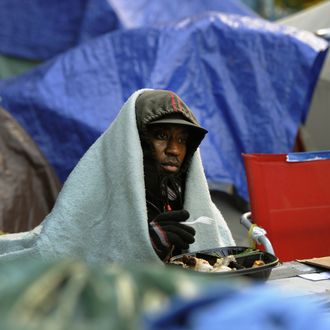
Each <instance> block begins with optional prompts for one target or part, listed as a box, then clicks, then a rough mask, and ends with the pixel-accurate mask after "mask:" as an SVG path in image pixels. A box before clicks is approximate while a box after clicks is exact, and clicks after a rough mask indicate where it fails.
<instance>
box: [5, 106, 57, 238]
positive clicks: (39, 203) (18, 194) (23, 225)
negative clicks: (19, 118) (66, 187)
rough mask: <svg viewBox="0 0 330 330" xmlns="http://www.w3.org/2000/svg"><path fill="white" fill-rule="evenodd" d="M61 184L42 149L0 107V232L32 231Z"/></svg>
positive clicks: (52, 200) (49, 207) (52, 201)
mask: <svg viewBox="0 0 330 330" xmlns="http://www.w3.org/2000/svg"><path fill="white" fill-rule="evenodd" d="M59 189H60V182H59V180H58V178H57V177H56V175H55V173H54V171H53V170H52V169H51V168H50V166H49V164H48V162H47V160H46V159H45V158H44V156H43V155H42V154H41V153H40V151H39V148H38V147H37V146H36V144H35V143H34V142H33V141H32V140H31V138H30V137H29V136H28V135H27V134H26V132H25V131H24V130H23V129H22V128H21V127H20V125H19V124H18V123H17V122H16V121H15V120H14V119H13V118H12V117H11V116H10V115H9V114H8V113H7V112H6V111H5V110H3V109H1V108H0V201H1V202H0V230H1V231H2V232H5V233H16V232H22V231H27V230H30V229H33V228H34V227H35V226H37V225H38V224H39V223H40V222H41V221H42V220H43V219H44V217H45V216H46V215H47V214H48V213H49V212H50V210H51V208H52V207H53V205H54V202H55V199H56V197H57V194H58V192H59Z"/></svg>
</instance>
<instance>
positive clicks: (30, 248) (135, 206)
mask: <svg viewBox="0 0 330 330" xmlns="http://www.w3.org/2000/svg"><path fill="white" fill-rule="evenodd" d="M206 133H207V131H206V130H205V129H204V128H202V127H200V125H199V124H198V122H197V120H196V118H195V117H194V115H193V113H192V112H191V110H190V109H189V108H188V106H187V105H186V104H185V103H184V102H183V101H182V100H181V99H180V98H179V97H178V96H177V95H176V94H174V93H173V92H171V91H165V90H147V89H142V90H138V91H136V92H135V93H134V94H132V95H131V96H130V98H129V99H128V100H127V101H126V103H125V104H124V105H123V107H122V109H121V111H120V112H119V114H118V116H117V117H116V119H115V120H114V121H113V122H112V124H111V125H110V127H109V128H108V129H107V130H106V131H105V132H104V133H103V134H102V135H101V136H100V137H99V138H98V139H97V140H96V142H95V143H94V144H93V145H92V146H91V147H90V148H89V149H88V151H87V152H86V153H85V155H84V156H83V157H82V159H81V160H80V161H79V162H78V164H77V166H76V167H75V168H74V169H73V171H72V172H71V174H70V175H69V177H68V179H67V181H66V182H65V184H64V186H63V188H62V190H61V192H60V194H59V196H58V198H57V201H56V203H55V206H54V208H53V210H52V211H51V213H50V214H49V215H48V216H47V217H46V218H45V220H44V221H43V222H42V224H41V225H39V226H38V227H36V228H35V229H34V230H32V231H30V232H26V233H19V234H12V235H4V236H3V237H1V238H0V260H1V259H2V260H5V259H12V258H15V257H17V256H22V255H25V256H30V257H42V258H43V259H46V260H47V259H52V258H60V257H67V256H70V257H76V258H81V259H83V260H86V261H87V262H89V263H99V262H119V263H127V262H129V263H133V262H136V263H140V262H149V263H151V262H153V263H162V262H163V261H166V260H167V259H168V258H169V257H170V256H172V255H176V254H180V253H182V252H186V251H197V250H201V249H208V248H215V247H221V246H229V245H235V243H234V240H233V238H232V235H231V233H230V230H229V228H228V226H227V224H226V222H225V221H224V219H223V217H222V215H221V213H220V211H219V210H218V209H217V207H216V206H215V205H214V203H213V202H212V200H211V197H210V193H209V190H208V186H207V182H206V178H205V174H204V170H203V166H202V162H201V158H200V154H199V150H198V146H199V144H200V143H201V141H202V139H203V138H204V136H205V134H206ZM200 217H207V218H210V219H211V220H210V223H209V224H205V223H198V222H195V223H194V224H191V225H185V224H184V222H185V221H189V222H193V221H194V220H196V219H198V218H200Z"/></svg>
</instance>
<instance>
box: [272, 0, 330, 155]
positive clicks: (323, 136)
mask: <svg viewBox="0 0 330 330" xmlns="http://www.w3.org/2000/svg"><path fill="white" fill-rule="evenodd" d="M276 23H278V24H285V25H288V26H293V27H295V28H298V29H301V30H306V31H310V32H313V33H315V32H316V31H317V30H319V29H325V28H330V1H326V2H323V3H320V4H319V5H316V6H313V7H311V8H308V9H306V10H303V11H301V12H298V13H297V14H294V15H291V16H287V17H285V18H283V19H280V20H278V21H276ZM329 90H330V54H329V52H328V54H327V57H326V59H325V61H324V64H323V67H322V70H321V73H320V77H319V80H318V82H317V85H316V88H315V91H314V94H313V98H312V102H311V106H310V110H309V114H308V117H307V120H306V122H305V123H304V125H303V126H302V130H301V132H302V137H303V143H304V145H305V147H306V149H307V150H322V149H324V150H326V149H330V142H329V141H330V133H329V127H328V126H329V122H330V111H329V109H330V106H329V105H330V93H329Z"/></svg>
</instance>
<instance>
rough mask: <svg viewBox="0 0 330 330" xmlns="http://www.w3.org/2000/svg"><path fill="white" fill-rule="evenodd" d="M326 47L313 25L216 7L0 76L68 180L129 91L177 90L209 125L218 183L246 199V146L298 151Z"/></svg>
mask: <svg viewBox="0 0 330 330" xmlns="http://www.w3.org/2000/svg"><path fill="white" fill-rule="evenodd" d="M326 49H327V43H326V42H325V41H323V40H321V39H319V38H316V37H314V36H313V35H312V34H309V33H306V32H299V31H296V30H294V29H292V28H287V27H281V26H277V25H274V24H272V23H268V22H266V21H264V20H262V19H259V18H251V17H247V16H239V15H226V14H220V13H214V12H213V13H208V14H201V15H199V16H196V17H191V18H186V19H183V20H182V21H180V22H178V23H176V24H168V25H165V26H155V27H141V28H137V29H127V30H117V31H116V32H112V33H108V34H106V35H104V36H102V37H99V38H97V39H94V40H92V41H90V42H87V43H84V44H83V45H81V46H79V47H77V48H75V49H72V50H70V51H68V52H66V53H64V54H62V55H59V56H58V57H56V58H55V59H53V60H51V61H48V62H46V63H44V64H42V65H40V66H39V67H37V68H36V69H34V70H32V71H30V72H29V73H27V74H24V75H21V76H19V77H17V78H15V79H12V80H8V81H4V82H2V83H0V95H1V97H2V106H3V107H4V108H5V109H7V110H8V111H9V112H10V113H11V114H12V115H13V116H14V117H15V118H16V119H17V120H18V121H19V122H20V123H21V125H22V126H23V127H24V128H25V129H26V130H27V131H28V132H29V133H30V135H31V136H32V137H33V139H34V140H35V141H36V142H37V143H38V144H39V146H40V147H41V149H42V151H43V152H44V154H45V155H46V157H47V158H48V160H49V161H50V163H51V164H52V165H53V166H54V168H55V170H56V171H57V173H58V175H59V176H60V178H61V179H62V180H64V179H65V178H66V177H67V175H68V174H69V173H70V171H71V170H72V168H73V167H74V166H75V164H76V163H77V161H78V160H79V159H80V157H81V156H82V155H83V153H84V152H85V151H86V149H87V148H88V147H89V146H90V145H91V143H92V142H93V141H94V140H95V139H96V138H97V137H98V136H99V135H100V134H101V133H102V132H103V131H104V130H105V129H106V127H107V126H108V125H109V124H110V123H111V121H112V120H113V119H114V118H115V116H116V114H117V113H118V111H119V109H120V107H121V106H122V104H123V102H124V101H125V100H126V99H127V98H128V97H129V95H130V94H131V93H133V92H134V91H135V90H137V89H140V88H162V89H170V90H173V91H175V92H177V93H178V94H179V95H180V96H181V97H182V99H183V100H184V101H185V102H186V103H187V104H188V105H189V106H190V107H191V108H192V109H193V111H194V112H195V114H196V116H197V117H198V119H199V120H200V122H201V124H202V125H203V126H205V127H206V128H207V129H208V130H209V134H208V135H207V137H206V139H205V140H204V141H203V144H202V146H201V151H202V158H203V161H204V165H205V170H206V175H207V178H208V180H209V182H210V184H211V187H217V185H218V184H219V183H231V184H234V185H235V187H236V188H237V190H238V193H239V194H240V195H241V196H242V197H244V198H246V199H247V196H248V194H247V187H246V179H245V174H244V166H243V162H242V158H241V153H257V152H262V153H273V152H275V153H287V152H290V151H291V150H292V147H293V144H294V141H295V137H296V134H297V130H298V127H299V125H300V124H301V122H302V121H303V120H304V119H305V117H306V115H307V110H308V106H309V103H310V98H311V93H312V91H313V88H314V85H315V82H316V79H317V77H318V75H319V71H320V69H321V66H322V63H323V60H324V56H325V53H326Z"/></svg>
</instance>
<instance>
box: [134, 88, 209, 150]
mask: <svg viewBox="0 0 330 330" xmlns="http://www.w3.org/2000/svg"><path fill="white" fill-rule="evenodd" d="M135 110H136V121H137V126H138V130H139V132H140V136H141V139H142V140H143V139H145V137H146V135H147V130H148V126H149V125H156V124H175V125H184V126H187V127H188V128H189V130H190V140H189V145H188V150H189V153H190V154H191V155H192V154H193V153H194V152H195V151H196V149H197V148H198V146H199V145H200V143H201V142H202V140H203V138H204V136H205V135H206V133H207V130H206V129H205V128H203V127H201V126H200V125H199V123H198V121H197V119H196V117H195V116H194V114H193V113H192V111H191V110H190V109H189V107H188V106H187V105H186V104H185V103H184V102H183V101H182V99H181V98H180V97H179V96H178V95H176V94H175V93H173V92H172V91H168V90H148V91H145V92H143V93H142V94H141V95H139V97H138V98H137V100H136V104H135Z"/></svg>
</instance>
